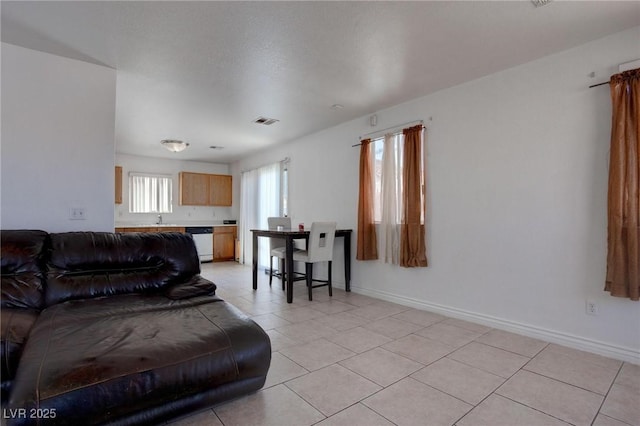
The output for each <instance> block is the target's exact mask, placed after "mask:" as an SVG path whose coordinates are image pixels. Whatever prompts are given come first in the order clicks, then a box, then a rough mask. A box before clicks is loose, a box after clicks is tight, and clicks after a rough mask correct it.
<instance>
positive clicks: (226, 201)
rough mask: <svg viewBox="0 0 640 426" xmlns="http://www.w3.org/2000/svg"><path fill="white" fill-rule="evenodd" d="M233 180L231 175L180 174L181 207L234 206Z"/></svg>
mask: <svg viewBox="0 0 640 426" xmlns="http://www.w3.org/2000/svg"><path fill="white" fill-rule="evenodd" d="M231 194H232V178H231V176H229V175H213V174H207V173H191V172H181V173H180V205H182V206H226V207H230V206H231V204H232V195H231Z"/></svg>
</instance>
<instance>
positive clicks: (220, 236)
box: [213, 226, 238, 262]
mask: <svg viewBox="0 0 640 426" xmlns="http://www.w3.org/2000/svg"><path fill="white" fill-rule="evenodd" d="M237 237H238V227H237V226H214V227H213V261H214V262H222V261H225V260H235V259H236V238H237Z"/></svg>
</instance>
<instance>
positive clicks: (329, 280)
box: [327, 261, 333, 297]
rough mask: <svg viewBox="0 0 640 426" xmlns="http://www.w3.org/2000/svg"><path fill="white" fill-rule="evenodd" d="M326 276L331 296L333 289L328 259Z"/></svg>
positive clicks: (330, 295) (331, 295)
mask: <svg viewBox="0 0 640 426" xmlns="http://www.w3.org/2000/svg"><path fill="white" fill-rule="evenodd" d="M327 278H328V282H327V284H328V285H329V297H333V289H332V286H331V261H329V265H328V270H327Z"/></svg>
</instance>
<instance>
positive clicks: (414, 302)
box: [351, 286, 640, 364]
mask: <svg viewBox="0 0 640 426" xmlns="http://www.w3.org/2000/svg"><path fill="white" fill-rule="evenodd" d="M351 291H353V292H354V293H358V294H362V295H365V296H371V297H375V298H376V299H381V300H385V301H388V302H393V303H398V304H400V305H403V306H409V307H411V308H416V309H421V310H424V311H429V312H434V313H437V314H441V315H445V316H448V317H452V318H458V319H462V320H465V321H470V322H475V323H478V324H482V325H485V326H488V327H492V328H497V329H500V330H505V331H510V332H513V333H518V334H522V335H524V336H528V337H533V338H535V339H540V340H544V341H546V342H550V343H557V344H559V345H562V346H568V347H570V348H574V349H579V350H583V351H587V352H591V353H595V354H598V355H602V356H606V357H609V358H614V359H618V360H621V361H626V362H630V363H633V364H640V351H637V350H634V349H632V348H626V347H623V346H616V345H611V344H609V343H605V342H599V341H597V340H593V339H587V338H584V337H580V336H575V335H571V334H567V333H562V332H559V331H556V330H548V329H544V328H540V327H536V326H533V325H529V324H522V323H518V322H515V321H510V320H507V319H504V318H497V317H492V316H490V315H484V314H480V313H478V312H470V311H465V310H462V309H457V308H452V307H449V306H444V305H438V304H435V303H429V302H426V301H424V300H419V299H413V298H409V297H404V296H398V295H396V294H393V293H388V292H385V291H379V290H370V289H365V288H361V287H353V286H352V287H351Z"/></svg>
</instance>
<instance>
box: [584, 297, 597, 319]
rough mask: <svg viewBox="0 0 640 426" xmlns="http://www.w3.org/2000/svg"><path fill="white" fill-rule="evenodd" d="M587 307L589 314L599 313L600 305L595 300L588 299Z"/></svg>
mask: <svg viewBox="0 0 640 426" xmlns="http://www.w3.org/2000/svg"><path fill="white" fill-rule="evenodd" d="M585 309H586V312H587V315H598V305H596V302H594V301H593V300H587V301H586V302H585Z"/></svg>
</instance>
